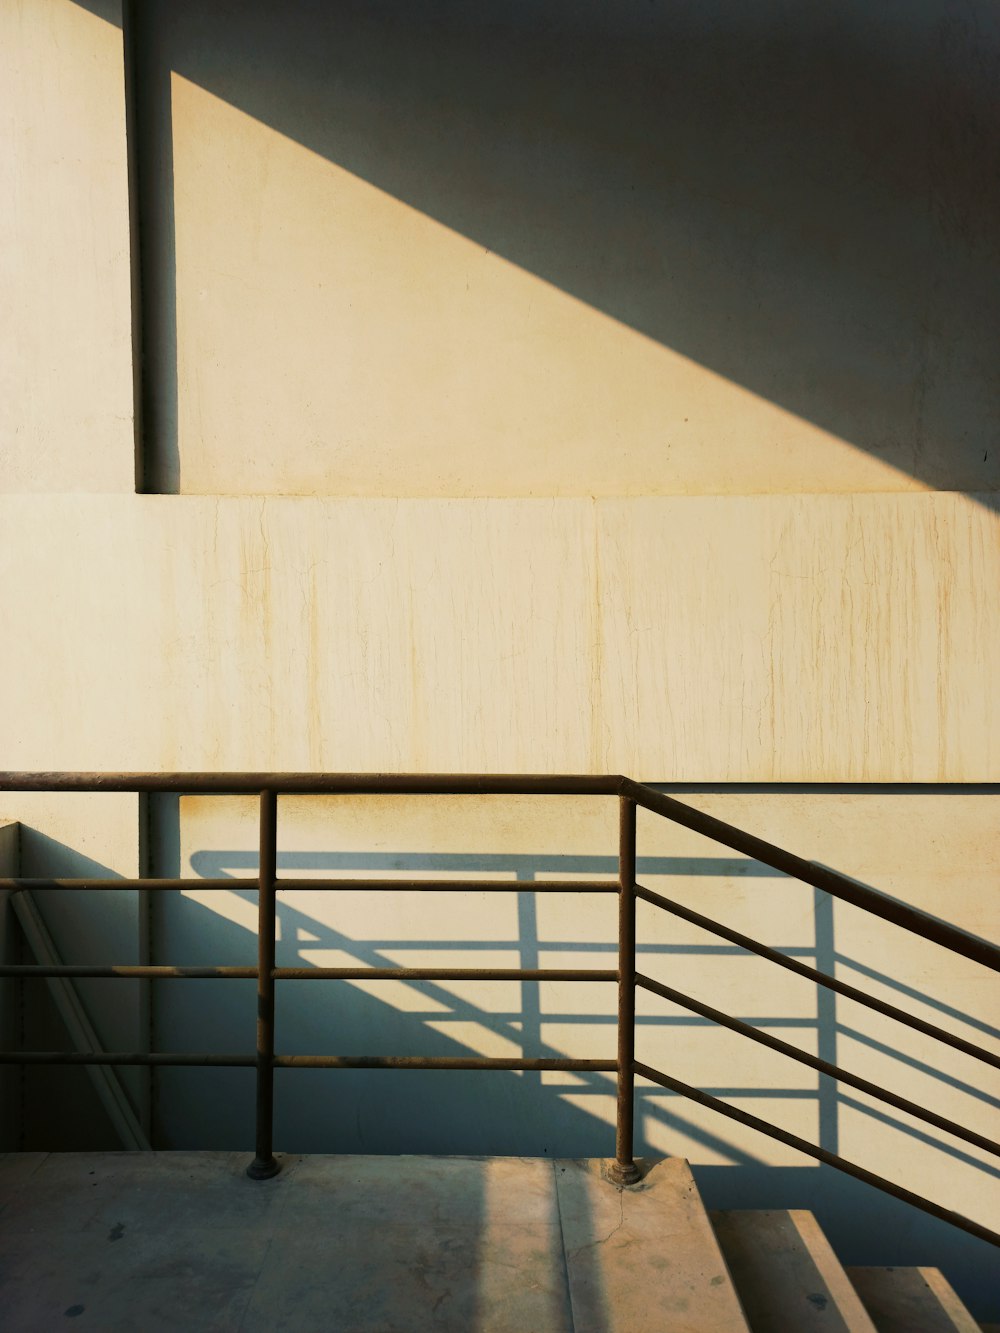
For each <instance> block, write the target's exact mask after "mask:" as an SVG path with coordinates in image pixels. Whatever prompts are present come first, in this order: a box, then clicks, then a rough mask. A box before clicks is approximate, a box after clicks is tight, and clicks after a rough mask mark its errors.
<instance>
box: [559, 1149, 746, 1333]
mask: <svg viewBox="0 0 1000 1333" xmlns="http://www.w3.org/2000/svg"><path fill="white" fill-rule="evenodd" d="M641 1165H642V1167H643V1172H644V1174H643V1177H642V1179H641V1181H640V1182H639V1184H638V1185H634V1186H631V1187H630V1188H628V1189H624V1190H618V1189H616V1188H614V1187H613V1186H611V1185H609V1182H608V1181H607V1180H606V1179H605V1176H604V1166H605V1164H604V1163H602V1162H600V1161H596V1160H587V1161H558V1162H556V1163H555V1177H556V1189H557V1193H558V1199H559V1216H560V1220H561V1223H562V1234H563V1244H564V1246H565V1251H566V1270H567V1274H568V1277H569V1290H570V1300H571V1303H572V1310H573V1329H574V1333H639V1330H641V1329H650V1330H652V1329H656V1330H662V1333H667V1330H669V1333H748V1324H747V1322H746V1319H745V1317H744V1314H743V1310H742V1309H741V1307H740V1302H739V1299H738V1297H737V1295H736V1292H735V1290H734V1288H733V1284H732V1280H731V1278H730V1275H729V1272H728V1271H727V1269H726V1265H725V1262H724V1260H723V1258H722V1253H721V1251H720V1249H719V1243H718V1241H717V1239H716V1237H715V1233H714V1232H713V1230H712V1226H711V1224H710V1222H709V1220H708V1214H707V1213H706V1211H705V1208H704V1205H703V1204H702V1201H701V1196H700V1194H699V1193H698V1187H697V1186H696V1185H695V1182H694V1177H693V1176H692V1174H691V1168H690V1167H689V1166H688V1164H687V1162H685V1161H683V1160H682V1159H681V1158H679V1157H667V1158H664V1159H663V1160H662V1161H656V1162H649V1163H645V1162H644V1163H642V1164H641Z"/></svg>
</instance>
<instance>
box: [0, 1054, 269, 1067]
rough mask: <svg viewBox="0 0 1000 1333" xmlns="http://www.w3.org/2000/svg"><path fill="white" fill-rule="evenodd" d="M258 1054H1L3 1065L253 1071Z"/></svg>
mask: <svg viewBox="0 0 1000 1333" xmlns="http://www.w3.org/2000/svg"><path fill="white" fill-rule="evenodd" d="M256 1064H257V1057H256V1055H213V1054H207V1053H206V1054H202V1053H201V1052H199V1051H194V1052H175V1051H0V1065H198V1066H206V1067H209V1068H212V1067H217V1068H220V1069H221V1068H230V1067H235V1068H246V1069H253V1068H254V1067H255V1066H256Z"/></svg>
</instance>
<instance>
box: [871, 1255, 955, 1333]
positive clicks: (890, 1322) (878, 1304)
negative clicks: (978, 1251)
mask: <svg viewBox="0 0 1000 1333" xmlns="http://www.w3.org/2000/svg"><path fill="white" fill-rule="evenodd" d="M847 1273H848V1276H849V1277H850V1279H851V1282H852V1283H853V1284H854V1288H855V1290H856V1291H857V1293H858V1295H859V1296H860V1297H861V1299H862V1300H863V1301H864V1303H865V1306H866V1307H867V1309H868V1313H869V1314H870V1315H871V1317H872V1319H873V1321H874V1323H875V1327H876V1329H878V1333H913V1330H914V1329H919V1330H920V1333H980V1327H979V1324H978V1323H977V1322H976V1321H975V1319H973V1317H972V1315H971V1314H969V1312H968V1310H967V1309H966V1308H965V1306H964V1305H963V1304H962V1302H961V1300H959V1298H958V1296H957V1295H956V1294H955V1291H954V1289H953V1288H952V1285H951V1283H950V1282H949V1281H948V1279H947V1278H946V1277H945V1275H944V1274H943V1273H942V1272H941V1270H940V1269H939V1268H848V1270H847Z"/></svg>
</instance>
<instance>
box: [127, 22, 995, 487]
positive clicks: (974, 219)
mask: <svg viewBox="0 0 1000 1333" xmlns="http://www.w3.org/2000/svg"><path fill="white" fill-rule="evenodd" d="M139 9H140V11H141V12H140V15H139V18H140V29H139V35H140V37H141V39H142V40H141V48H142V52H143V57H142V58H143V61H144V65H143V79H142V84H141V90H140V91H141V104H140V112H141V115H140V120H139V134H140V147H141V149H142V151H143V154H144V159H145V160H146V161H147V162H148V163H149V164H150V165H151V170H152V171H153V172H154V173H155V176H156V179H155V180H154V181H150V182H148V186H149V190H148V193H146V194H144V213H143V217H144V219H145V223H146V225H147V227H148V230H149V239H150V244H151V246H152V250H153V252H154V253H153V254H152V255H151V260H152V262H153V264H154V265H155V266H157V267H158V269H159V276H158V278H157V281H158V282H159V283H160V284H161V286H160V287H158V288H157V290H156V291H155V292H154V293H153V296H154V298H155V301H156V304H157V308H156V309H155V310H153V309H150V310H149V311H148V312H147V313H148V315H149V318H150V320H151V326H150V327H151V337H150V339H149V345H148V348H147V352H148V356H149V364H150V367H151V368H153V369H154V370H155V377H156V381H157V393H158V395H159V404H158V405H159V415H158V416H157V417H156V420H155V421H153V422H151V423H150V424H151V428H152V429H153V432H154V435H155V436H156V438H155V439H154V441H153V447H154V450H155V452H156V460H155V468H154V472H155V474H156V475H157V477H158V481H157V483H156V488H157V489H163V490H181V491H185V492H200V493H204V492H220V493H232V492H241V493H256V492H271V493H274V492H283V493H298V494H314V493H319V494H349V495H369V496H373V495H385V494H391V495H408V496H442V495H448V496H462V497H468V496H498V495H508V496H513V495H546V496H548V495H651V494H653V495H656V494H704V493H708V494H718V493H727V494H744V493H761V492H765V493H775V492H800V491H886V490H905V489H910V488H914V487H916V488H920V487H924V486H926V487H930V488H935V489H957V490H974V491H984V490H989V489H994V490H995V489H997V487H998V486H1000V450H998V449H997V444H996V440H997V426H998V411H997V403H998V401H1000V382H998V375H997V366H998V365H1000V326H998V323H997V320H996V318H995V311H996V309H997V306H998V304H1000V243H998V239H997V238H998V235H1000V229H998V227H997V217H998V212H1000V193H998V185H997V181H998V179H1000V176H998V174H997V169H996V168H997V158H996V153H997V149H996V144H997V135H996V98H995V87H996V78H997V73H998V69H1000V25H998V19H997V9H996V6H995V5H992V4H989V3H986V2H984V0H977V2H976V3H965V4H962V5H956V4H953V3H951V0H908V3H905V4H894V5H889V6H881V7H879V10H878V14H877V16H876V15H873V14H872V12H871V7H870V6H869V5H866V4H864V3H863V2H861V0H837V3H834V4H827V5H823V6H812V7H810V6H804V7H803V6H799V7H797V8H796V9H795V10H794V12H790V11H789V9H788V6H787V5H785V4H784V3H782V0H767V2H765V3H757V4H754V5H752V6H747V5H745V4H742V3H739V2H738V0H712V3H710V4H703V3H699V4H694V3H691V4H670V5H651V4H649V3H647V0H625V2H624V3H621V2H620V3H616V4H614V5H600V4H579V3H570V4H566V3H555V4H552V3H549V4H545V5H538V4H532V3H525V4H521V3H515V4H511V3H509V0H489V2H488V3H479V4H477V5H475V6H472V7H470V6H468V5H467V4H464V3H461V2H460V0H434V3H430V4H427V3H425V4H422V5H420V6H419V7H417V8H415V7H413V6H412V5H409V4H406V3H389V4H380V5H371V4H366V3H359V4H354V3H351V4H338V5H326V4H319V3H311V2H308V0H307V2H306V3H298V4H294V5H282V6H280V7H275V6H274V5H272V4H270V3H268V0H241V3H239V4H228V3H227V4H215V5H212V6H205V5H204V4H201V3H198V0H166V2H165V0H147V3H145V4H143V5H142V6H140V7H139Z"/></svg>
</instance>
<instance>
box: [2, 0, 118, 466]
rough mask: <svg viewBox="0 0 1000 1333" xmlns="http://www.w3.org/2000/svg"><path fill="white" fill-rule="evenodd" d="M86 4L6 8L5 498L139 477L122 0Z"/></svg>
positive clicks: (20, 2)
mask: <svg viewBox="0 0 1000 1333" xmlns="http://www.w3.org/2000/svg"><path fill="white" fill-rule="evenodd" d="M95 8H96V10H97V13H88V12H87V11H86V10H85V9H83V8H81V7H80V6H78V5H76V4H73V3H72V0H3V3H2V4H0V51H2V52H3V57H2V74H0V125H2V127H3V129H2V131H0V198H2V199H3V201H4V202H3V207H2V208H0V310H2V311H3V318H2V320H0V491H64V490H65V491H131V490H133V489H134V486H135V445H134V439H133V428H132V316H131V300H130V291H129V288H130V281H131V280H130V276H129V275H130V260H129V205H128V182H127V169H126V160H125V103H124V97H123V80H122V39H121V32H120V31H119V28H118V27H116V26H115V21H117V22H119V23H120V19H121V5H120V3H118V0H101V3H100V4H99V5H97V6H95ZM99 14H103V15H104V17H99V16H98V15H99ZM109 20H111V21H109Z"/></svg>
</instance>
